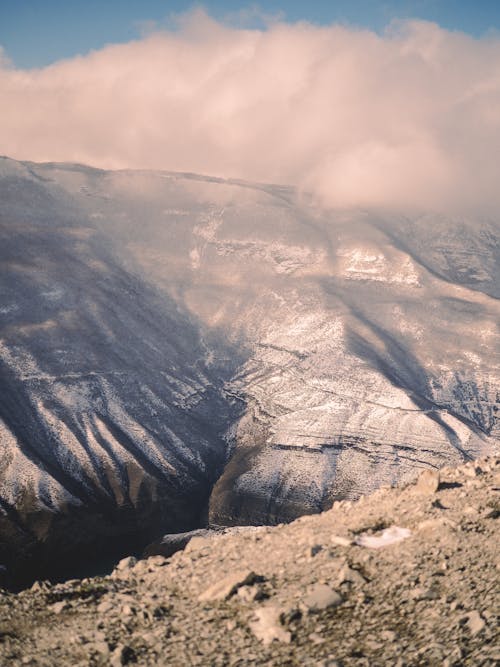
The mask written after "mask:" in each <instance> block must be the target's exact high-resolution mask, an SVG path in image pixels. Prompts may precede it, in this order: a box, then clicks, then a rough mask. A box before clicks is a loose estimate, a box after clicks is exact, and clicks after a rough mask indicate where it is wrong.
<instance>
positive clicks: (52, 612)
mask: <svg viewBox="0 0 500 667" xmlns="http://www.w3.org/2000/svg"><path fill="white" fill-rule="evenodd" d="M499 493H500V457H497V458H489V459H483V460H479V461H476V462H471V463H468V464H466V465H465V466H462V467H460V468H456V469H451V468H449V469H444V470H442V471H441V473H440V474H438V473H437V472H432V471H426V472H424V473H423V474H422V476H421V477H420V478H419V481H418V482H417V484H416V485H413V486H409V487H406V488H401V489H381V490H379V491H377V492H376V493H374V494H373V495H371V496H366V497H363V498H361V499H360V500H359V501H358V502H355V503H351V502H348V501H343V502H337V503H335V505H334V507H333V508H332V509H331V510H330V511H327V512H324V513H323V514H320V515H315V516H307V517H302V518H301V519H298V520H297V521H294V522H293V523H291V524H288V525H280V526H277V527H273V528H270V527H262V528H253V529H252V528H250V529H247V530H245V531H242V532H239V533H236V534H234V533H233V534H226V535H223V534H222V535H217V536H215V537H212V538H206V537H200V536H198V537H195V538H193V539H192V540H191V542H189V543H188V545H187V547H186V548H185V550H184V551H182V552H178V553H176V554H175V555H174V556H172V557H171V558H169V559H165V558H164V557H162V556H153V557H150V558H149V559H145V560H141V561H138V562H136V561H135V559H133V558H128V559H125V560H123V561H121V562H120V563H119V564H118V565H117V567H116V568H115V570H114V571H113V572H112V573H111V574H110V575H109V576H105V577H97V578H92V579H84V580H71V581H67V582H65V583H59V584H53V585H52V584H49V583H47V582H36V583H35V584H34V586H33V587H32V588H31V589H29V590H25V591H23V592H21V593H17V594H13V593H8V592H5V591H3V592H2V591H0V664H2V665H18V664H23V665H24V664H26V665H46V666H48V665H82V666H83V665H95V666H98V665H111V666H112V667H117V666H119V665H124V664H134V663H135V664H137V665H174V666H175V665H179V666H185V665H203V666H205V665H214V666H215V665H221V666H222V665H228V666H229V665H231V666H235V667H236V665H239V666H246V665H301V666H317V667H320V666H322V667H327V666H328V667H334V666H337V667H338V666H340V665H343V666H344V667H348V666H349V665H356V666H358V665H359V666H362V665H366V666H370V667H376V666H378V665H381V666H382V665H384V666H385V665H398V666H400V667H403V666H404V665H442V666H443V667H444V666H445V665H446V666H448V667H451V666H452V665H474V666H476V665H497V664H499V663H500V642H499V633H498V612H499V599H500V596H499V574H500V558H499V555H498V544H499V539H498V517H499V516H500V503H499Z"/></svg>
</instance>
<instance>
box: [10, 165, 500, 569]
mask: <svg viewBox="0 0 500 667" xmlns="http://www.w3.org/2000/svg"><path fill="white" fill-rule="evenodd" d="M0 234H1V243H0V254H1V257H0V261H1V265H0V266H1V268H0V271H1V276H2V283H1V284H2V292H1V302H0V326H1V329H0V364H1V378H2V380H1V385H0V392H1V400H0V410H1V413H0V439H1V444H2V448H1V454H0V456H1V457H2V458H1V460H0V470H1V473H0V503H1V507H2V514H1V515H0V534H1V545H0V562H4V561H5V562H6V564H7V565H11V566H13V565H14V563H16V564H18V563H19V562H23V559H24V555H25V559H26V562H31V563H32V562H33V557H34V554H36V561H37V562H38V563H45V565H44V567H45V566H48V565H50V564H51V563H52V562H53V558H54V554H56V553H58V554H60V560H61V561H64V560H68V559H69V560H71V558H74V557H75V556H76V554H77V552H78V551H79V550H80V551H81V548H82V547H83V546H85V545H86V548H87V551H88V550H89V549H90V550H91V551H93V552H94V553H102V552H106V551H107V550H111V551H112V552H113V553H114V552H115V551H117V552H120V553H121V554H123V553H125V551H126V545H127V544H128V551H130V544H131V543H133V544H134V545H137V550H139V549H141V548H142V547H143V546H144V545H145V544H146V543H147V542H152V541H153V540H154V539H156V538H158V537H160V536H161V535H162V534H165V533H169V532H175V531H178V532H182V531H185V530H189V529H191V528H196V527H198V526H199V525H201V524H203V523H204V522H206V520H207V518H208V521H209V522H210V523H212V524H216V525H228V524H229V525H230V524H242V523H247V524H258V523H275V522H282V521H288V520H290V519H293V518H295V517H297V516H299V515H301V514H307V513H314V512H318V511H321V510H322V509H325V508H328V507H330V506H331V504H332V503H333V502H334V501H335V500H336V499H340V498H356V497H358V496H359V495H360V494H361V493H364V492H367V491H370V490H373V489H374V488H376V487H378V486H380V485H383V484H393V483H396V482H399V481H405V480H408V479H410V478H411V477H414V476H415V475H416V473H417V472H418V470H419V469H421V468H426V467H430V468H439V467H441V466H442V465H444V464H446V463H459V462H460V461H462V460H464V459H467V458H468V457H476V456H478V455H480V454H483V453H486V452H489V451H492V450H493V449H495V447H496V446H497V444H498V439H499V426H498V412H497V411H498V402H499V397H498V387H499V386H500V370H499V367H500V365H499V344H498V341H499V339H498V321H499V320H500V309H499V305H498V304H499V302H498V296H499V294H498V285H499V284H500V269H499V261H498V257H499V244H498V225H497V224H496V223H492V222H481V221H476V220H471V221H467V220H459V221H457V220H449V219H445V218H442V217H438V216H421V215H416V214H415V215H411V216H397V215H395V214H391V215H381V214H376V213H371V214H367V213H361V212H350V213H346V212H342V213H338V212H324V211H318V210H316V209H315V207H314V206H313V204H312V203H311V202H307V201H304V199H300V198H298V197H297V195H296V193H295V192H294V191H293V190H291V189H287V188H280V187H276V186H259V185H253V184H249V183H242V182H234V181H222V180H220V179H207V178H202V177H196V176H192V175H182V174H169V173H159V172H129V171H125V172H105V171H100V170H94V169H89V168H86V167H81V166H75V165H57V164H47V165H35V164H31V163H18V162H14V161H12V160H7V159H2V160H1V163H0ZM471 249H472V252H471ZM214 483H215V487H214V488H213V485H214ZM212 488H213V490H212ZM207 504H208V510H207ZM207 513H208V517H207ZM124 550H125V551H124ZM19 554H21V558H20V559H19V558H18V556H19ZM71 554H72V555H71Z"/></svg>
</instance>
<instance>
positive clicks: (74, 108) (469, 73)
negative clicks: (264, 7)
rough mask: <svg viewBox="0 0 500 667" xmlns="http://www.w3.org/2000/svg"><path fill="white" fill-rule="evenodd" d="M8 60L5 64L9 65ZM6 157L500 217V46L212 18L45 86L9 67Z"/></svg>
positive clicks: (61, 72) (0, 107) (414, 28)
mask: <svg viewBox="0 0 500 667" xmlns="http://www.w3.org/2000/svg"><path fill="white" fill-rule="evenodd" d="M7 55H8V54H7ZM0 100H1V104H0V153H3V154H5V155H8V156H10V157H13V158H17V159H28V160H34V161H45V160H58V161H59V160H60V161H77V162H83V163H87V164H91V165H94V166H98V167H104V168H153V169H169V170H179V171H193V172H198V173H203V174H210V175H217V176H224V177H237V178H244V179H249V180H256V181H264V182H274V183H288V184H293V185H297V186H299V187H301V188H304V189H307V190H310V191H312V192H313V193H314V194H316V195H317V197H318V198H319V199H320V200H321V201H322V202H324V203H325V204H327V205H330V206H340V207H345V206H383V207H398V208H400V207H404V208H408V207H418V208H432V209H440V210H447V211H454V212H456V211H466V212H469V211H473V212H474V213H481V214H482V213H484V214H489V215H496V214H497V213H499V212H500V185H499V184H500V38H499V37H498V36H497V37H494V36H493V37H489V38H483V39H481V40H477V39H474V38H472V37H469V36H467V35H465V34H462V33H453V32H448V31H446V30H443V29H441V28H439V27H438V26H437V25H435V24H432V23H425V22H421V21H413V22H405V23H399V24H397V25H396V24H395V25H393V26H391V28H390V29H388V31H386V33H385V34H384V35H382V36H380V35H377V34H375V33H372V32H370V31H367V30H355V29H350V28H346V27H341V26H336V25H334V26H330V27H317V26H312V25H310V24H307V23H299V24H293V25H290V24H285V23H279V22H277V23H274V24H271V25H269V26H268V27H267V28H266V29H263V30H248V29H242V28H235V27H230V26H227V25H224V24H221V23H218V22H216V21H214V20H212V19H211V18H209V17H208V16H207V15H205V14H204V13H203V12H195V13H194V14H190V15H189V16H188V17H185V18H184V19H183V20H182V21H181V24H180V25H179V27H178V28H177V29H175V30H172V31H158V32H154V33H152V34H149V35H147V36H146V37H144V38H143V39H141V40H139V41H134V42H130V43H128V44H121V45H112V46H107V47H105V48H103V49H102V50H100V51H96V52H92V53H90V54H89V55H87V56H85V57H76V58H74V59H71V60H66V61H61V62H58V63H56V64H53V65H51V66H48V67H45V68H43V69H39V70H16V69H14V68H13V67H12V66H11V65H10V64H9V62H8V60H7V58H5V57H3V58H0Z"/></svg>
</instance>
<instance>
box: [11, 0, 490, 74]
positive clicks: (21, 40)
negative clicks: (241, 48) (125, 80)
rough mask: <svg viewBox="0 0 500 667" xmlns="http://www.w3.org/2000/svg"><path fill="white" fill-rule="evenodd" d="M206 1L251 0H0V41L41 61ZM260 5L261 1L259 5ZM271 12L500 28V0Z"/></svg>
mask: <svg viewBox="0 0 500 667" xmlns="http://www.w3.org/2000/svg"><path fill="white" fill-rule="evenodd" d="M195 4H201V5H202V6H204V7H205V8H206V10H207V11H208V12H209V13H210V14H211V15H212V16H214V17H216V18H219V19H220V18H225V17H227V16H228V14H229V15H231V14H233V17H232V18H233V20H234V12H235V11H237V10H238V9H241V8H248V7H249V6H251V5H252V4H255V3H251V2H238V1H237V0H236V1H235V0H233V1H232V2H229V1H228V0H207V1H206V2H202V3H192V2H185V1H182V0H0V45H1V46H2V47H3V48H4V50H5V52H6V54H7V55H8V57H9V58H10V59H11V60H12V61H13V63H14V65H16V66H17V67H24V68H26V67H42V66H44V65H47V64H49V63H51V62H54V61H56V60H59V59H61V58H68V57H71V56H73V55H76V54H85V53H87V52H88V51H90V50H91V49H98V48H100V47H102V46H103V45H105V44H108V43H113V42H127V41H130V40H131V39H134V38H137V37H139V36H140V34H141V26H142V27H143V26H145V25H147V24H148V22H150V21H153V22H158V23H159V25H168V21H169V17H171V16H172V14H176V13H182V12H185V11H187V10H188V9H190V8H191V7H193V5H195ZM257 4H259V3H257ZM260 8H261V9H262V10H263V12H265V13H267V14H277V13H282V15H283V18H284V19H285V20H287V21H297V20H301V19H304V20H308V21H311V22H314V23H320V24H328V23H332V22H342V23H348V24H351V25H357V26H363V27H368V28H371V29H373V30H377V31H380V30H382V29H383V28H384V26H386V25H387V24H388V23H389V22H390V21H391V20H392V19H394V18H421V19H427V20H430V21H435V22H436V23H439V24H440V25H441V26H442V27H444V28H448V29H451V30H462V31H464V32H467V33H469V34H472V35H474V36H480V35H482V34H484V33H485V32H488V31H490V30H499V29H500V0H475V1H474V0H399V1H395V0H337V1H335V0H331V1H330V2H327V1H325V0H323V1H320V0H309V1H304V0H288V1H285V0H270V1H269V0H266V2H261V3H260Z"/></svg>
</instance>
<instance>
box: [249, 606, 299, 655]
mask: <svg viewBox="0 0 500 667" xmlns="http://www.w3.org/2000/svg"><path fill="white" fill-rule="evenodd" d="M280 616H281V610H280V608H279V607H276V606H274V605H267V606H265V607H260V609H257V610H256V612H255V618H254V620H252V621H250V622H249V624H248V625H249V626H250V630H251V631H252V632H253V634H254V635H255V636H256V637H257V639H259V640H260V641H261V642H262V643H263V644H264V645H266V646H267V645H268V644H270V643H271V642H273V641H275V640H276V641H279V642H285V643H287V644H289V643H290V642H291V640H292V635H291V633H290V632H288V631H287V630H285V629H284V628H283V626H282V625H281V621H280Z"/></svg>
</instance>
